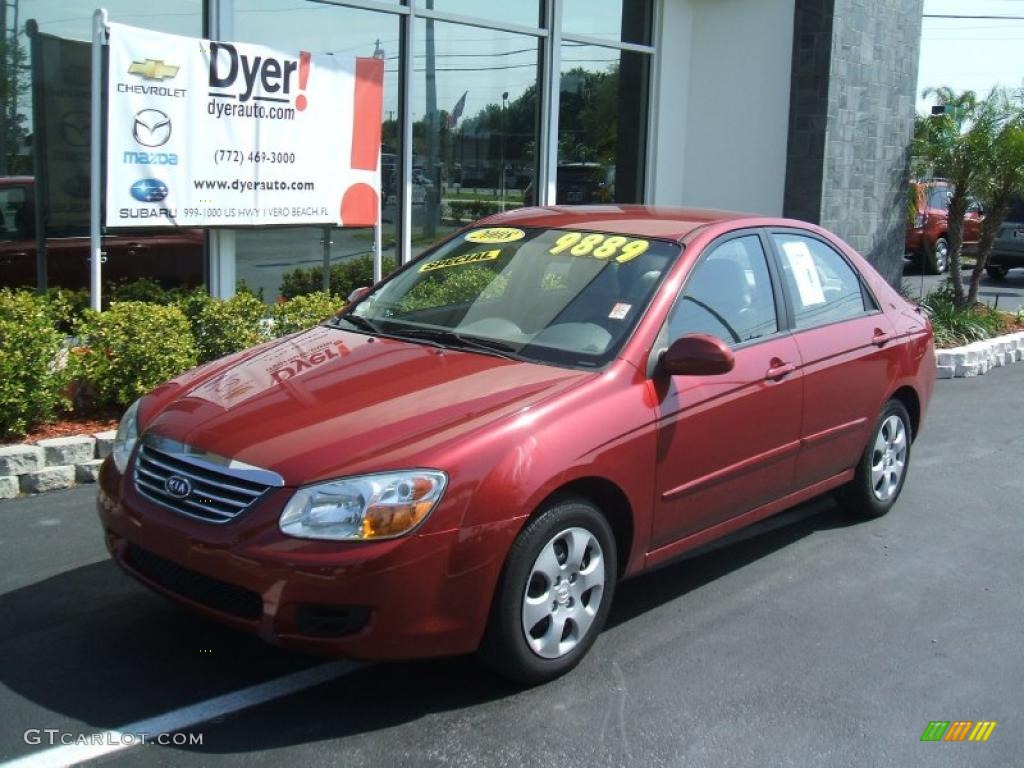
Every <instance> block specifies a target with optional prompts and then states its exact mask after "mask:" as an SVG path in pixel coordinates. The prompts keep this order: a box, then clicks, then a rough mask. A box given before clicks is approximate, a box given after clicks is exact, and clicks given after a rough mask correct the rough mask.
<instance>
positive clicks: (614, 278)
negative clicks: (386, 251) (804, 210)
mask: <svg viewBox="0 0 1024 768" xmlns="http://www.w3.org/2000/svg"><path fill="white" fill-rule="evenodd" d="M934 379H935V361H934V350H933V345H932V333H931V328H930V326H929V323H928V320H927V319H926V318H925V317H923V316H922V315H921V314H920V313H919V312H918V311H917V309H916V308H915V307H914V306H912V305H911V304H909V303H907V302H906V301H905V300H904V299H902V298H901V297H900V296H899V294H897V293H896V292H895V291H894V290H893V289H892V288H891V287H890V286H889V285H888V284H887V283H886V282H885V281H884V280H883V279H882V278H881V277H879V275H878V274H877V273H876V272H875V271H874V270H873V269H872V268H871V267H870V266H869V265H868V264H867V263H866V262H865V261H864V259H862V258H861V257H860V256H859V255H857V254H856V253H855V252H854V251H853V250H851V249H850V248H849V247H848V246H847V245H845V244H844V243H842V242H841V241H840V240H838V239H837V238H836V237H835V236H833V235H831V234H829V233H828V232H826V231H824V230H822V229H820V228H818V227H815V226H812V225H810V224H804V223H801V222H797V221H788V220H782V219H770V218H762V217H753V216H744V215H737V214H725V213H717V212H708V211H694V210H682V211H680V210H672V209H659V208H645V207H638V206H622V207H618V206H595V207H584V208H557V207H555V208H543V209H538V208H534V209H520V210H517V211H513V212H509V213H505V214H501V215H499V216H495V217H492V218H489V219H487V220H485V221H483V222H481V223H478V224H475V225H473V226H471V227H469V228H467V229H464V230H462V231H460V232H458V233H456V234H455V235H453V236H452V237H451V238H449V239H448V240H447V241H445V242H443V243H441V244H440V245H438V246H436V247H435V248H433V249H431V250H430V251H428V252H426V253H425V254H423V255H422V256H420V257H419V258H418V259H416V260H415V261H413V262H412V263H410V264H407V265H406V266H405V267H403V268H402V269H401V270H399V271H397V272H396V273H395V274H393V275H391V276H389V277H388V278H387V279H386V280H384V281H383V282H382V283H380V284H378V285H377V286H376V287H375V288H374V289H373V290H372V291H370V292H369V293H367V294H366V295H364V296H362V297H360V298H358V299H357V300H356V301H355V302H354V304H352V305H350V306H349V308H348V309H346V310H345V311H344V312H343V313H342V314H340V315H339V316H337V317H336V318H334V319H332V320H331V321H329V322H327V323H326V324H324V325H322V326H319V327H317V328H315V329H313V330H311V331H308V332H305V333H301V334H297V335H294V336H291V337H288V338H285V339H283V340H279V341H276V342H272V343H269V344H266V345H263V346H261V347H257V348H254V349H251V350H248V351H245V352H241V353H239V354H236V355H234V356H232V357H229V358H225V359H223V360H220V361H217V362H214V363H210V364H208V365H206V366H204V367H201V368H198V369H196V370H194V371H191V372H189V373H186V374H183V375H182V376H180V377H178V378H177V379H175V380H173V381H170V382H168V383H166V384H164V385H163V386H161V387H159V388H158V389H156V390H155V391H154V392H152V393H151V394H149V395H148V396H146V397H144V398H142V399H141V400H140V401H138V402H137V403H136V404H135V405H133V406H132V407H131V408H130V409H129V411H128V412H127V413H126V415H125V417H124V419H123V421H122V424H121V427H120V429H119V432H118V439H117V442H116V445H115V450H114V454H113V456H112V458H111V459H110V460H108V461H107V462H106V464H105V465H104V467H103V470H102V474H101V484H100V491H99V498H98V507H99V515H100V519H101V521H102V524H103V528H104V530H105V532H106V539H107V543H108V546H109V548H110V551H111V552H112V554H113V556H114V558H116V560H117V562H119V563H120V564H121V565H122V566H123V567H124V568H125V569H127V570H128V571H129V572H130V573H131V574H133V575H134V576H136V577H137V578H138V579H139V580H141V581H142V582H143V583H145V584H147V585H148V586H150V587H152V588H153V589H155V590H157V591H159V592H162V593H163V594H165V595H167V596H169V597H172V598H174V599H175V600H178V601H179V602H182V603H184V604H185V605H187V606H189V607H191V608H193V609H195V610H196V611H199V612H201V613H204V614H206V615H207V616H210V617H211V618H215V619H217V620H219V621H222V622H225V623H227V624H230V625H232V626H235V627H238V628H240V629H244V630H247V631H250V632H255V633H258V634H259V635H260V636H261V637H263V638H265V639H266V640H269V641H271V642H275V643H280V644H282V645H288V646H293V647H296V648H301V649H304V650H306V651H312V652H316V653H323V654H337V655H345V656H352V657H357V658H370V659H396V658H408V657H422V656H432V655H440V654H458V653H466V652H471V651H476V650H479V651H480V652H481V654H482V656H483V658H484V659H485V660H486V661H487V662H488V663H490V664H491V665H492V666H493V667H495V668H496V669H498V670H500V671H501V672H502V673H504V674H506V675H508V676H510V677H512V678H514V679H516V680H520V681H524V682H528V683H533V682H539V681H543V680H547V679H550V678H552V677H554V676H556V675H559V674H561V673H563V672H565V671H566V670H568V669H570V668H571V667H573V666H574V665H575V664H576V663H577V662H578V661H579V659H580V658H581V656H582V655H583V654H584V653H586V651H587V649H588V648H589V647H590V645H591V644H592V643H593V641H594V638H595V636H596V635H597V634H598V632H599V631H600V629H601V626H602V625H603V623H604V621H605V618H606V616H607V614H608V609H609V606H610V604H611V601H612V598H613V596H614V593H615V585H616V583H617V582H618V581H619V580H620V579H623V578H627V577H629V576H632V575H634V574H637V573H639V572H641V571H644V570H645V569H648V568H651V567H654V566H657V565H659V564H662V563H665V562H666V561H668V560H671V559H673V558H676V557H678V556H680V555H682V554H683V553H685V552H687V551H688V550H691V549H693V548H694V547H696V546H698V545H701V544H704V543H706V542H708V541H711V540H713V539H716V538H719V537H721V536H723V535H725V534H727V533H729V532H731V531H735V530H736V529H738V528H741V527H743V526H746V525H749V524H750V523H753V522H754V521H757V520H760V519H762V518H765V517H767V516H769V515H772V514H774V513H776V512H779V511H781V510H783V509H786V508H787V507H790V506H792V505H794V504H797V503H799V502H801V501H804V500H806V499H809V498H811V497H814V496H817V495H819V494H822V493H825V492H827V491H837V492H838V494H839V497H840V499H841V500H842V502H843V503H844V504H845V505H846V506H847V507H848V508H849V509H850V510H851V511H852V512H854V513H856V514H859V515H863V516H868V517H873V516H877V515H882V514H884V513H885V512H887V511H888V510H889V508H890V507H891V506H892V504H893V503H894V502H895V500H896V498H897V497H898V496H899V493H900V490H901V488H902V487H903V482H904V480H905V478H906V473H907V469H908V462H909V459H910V451H911V441H912V440H913V438H914V437H915V436H916V435H917V433H918V431H919V430H920V428H921V422H922V420H923V418H924V415H925V411H926V409H927V406H928V402H929V398H930V396H931V393H932V387H933V382H934Z"/></svg>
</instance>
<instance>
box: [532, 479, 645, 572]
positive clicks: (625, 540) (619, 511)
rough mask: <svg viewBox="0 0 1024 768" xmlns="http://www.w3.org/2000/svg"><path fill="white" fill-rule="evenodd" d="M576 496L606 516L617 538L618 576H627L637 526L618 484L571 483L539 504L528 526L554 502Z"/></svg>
mask: <svg viewBox="0 0 1024 768" xmlns="http://www.w3.org/2000/svg"><path fill="white" fill-rule="evenodd" d="M566 496H577V497H580V498H583V499H586V500H587V501H589V502H590V503H591V504H593V505H594V506H595V507H596V508H597V509H598V511H600V512H601V514H602V515H604V517H605V519H606V520H607V521H608V524H609V525H610V526H611V528H612V533H613V534H614V535H615V555H616V560H617V561H618V567H617V569H616V570H617V571H618V574H617V575H618V576H619V578H621V577H622V576H623V574H625V572H626V569H627V566H628V565H629V558H630V555H631V553H632V549H633V542H634V540H635V535H636V526H635V521H634V516H633V506H632V504H630V502H629V497H628V496H626V493H625V491H623V490H622V488H620V487H619V486H618V485H617V484H616V483H614V482H613V481H611V480H609V479H608V478H606V477H600V476H596V475H595V476H587V477H578V478H576V479H574V480H570V481H568V482H566V483H564V484H562V485H560V486H559V487H558V488H556V489H555V490H553V491H552V492H551V493H549V494H548V495H547V496H545V497H544V499H543V500H542V501H541V502H540V503H539V504H537V505H536V506H535V507H534V509H533V511H532V512H531V513H530V516H529V518H528V519H527V520H526V521H524V523H523V525H524V527H525V525H526V524H527V523H528V522H529V521H530V520H533V519H534V518H535V517H537V515H539V514H540V513H541V512H542V511H543V510H544V509H545V508H546V507H547V506H548V505H549V504H550V503H551V502H552V501H554V500H555V499H558V498H561V497H566Z"/></svg>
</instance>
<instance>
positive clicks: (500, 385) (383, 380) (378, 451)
mask: <svg viewBox="0 0 1024 768" xmlns="http://www.w3.org/2000/svg"><path fill="white" fill-rule="evenodd" d="M592 375H593V374H590V373H587V372H582V371H574V370H567V369H564V368H557V367H554V366H547V365H537V364H532V363H523V362H518V361H514V360H507V359H504V358H500V357H496V356H492V355H484V354H476V353H471V352H462V351H458V350H451V349H439V348H437V347H434V346H431V345H425V344H417V343H412V342H405V341H399V340H395V339H382V338H375V337H372V336H365V335H362V334H357V333H349V332H345V331H341V330H339V329H336V328H331V327H327V326H320V327H318V328H315V329H313V330H310V331H307V332H305V333H303V334H299V335H297V336H293V337H289V338H287V339H284V340H282V341H281V342H279V343H277V344H272V345H267V346H265V347H263V348H261V349H259V350H257V351H255V352H254V353H252V354H250V355H248V356H246V355H242V356H240V357H239V358H238V359H237V360H236V361H235V362H233V363H231V364H228V365H223V364H222V365H216V364H214V365H211V366H210V367H209V368H204V369H200V370H199V371H196V372H194V373H192V374H186V375H185V376H183V377H181V378H179V379H178V380H176V382H171V383H170V384H169V385H165V386H164V387H161V388H160V389H159V390H157V391H156V392H154V400H155V402H153V403H151V404H150V405H149V407H146V408H144V412H143V418H142V422H143V425H144V431H146V432H153V433H155V434H158V435H162V436H164V437H168V438H171V439H172V440H177V441H179V442H182V443H185V444H187V445H190V446H193V447H195V448H199V449H202V450H203V451H206V452H209V453H215V454H218V455H220V456H224V457H229V458H233V459H237V460H240V461H243V462H246V463H248V464H252V465H254V466H257V467H263V468H265V469H271V470H274V471H276V472H278V473H279V474H280V475H282V476H283V477H284V479H285V483H286V484H288V485H301V484H304V483H310V482H315V481H317V480H322V479H328V478H332V477H338V476H340V475H343V474H353V473H358V472H366V471H374V470H380V469H397V468H399V467H402V466H435V465H436V464H434V463H432V462H431V461H430V459H431V458H434V457H436V456H437V454H438V451H439V450H440V449H441V448H442V447H443V446H444V445H446V444H449V443H450V441H455V440H460V439H466V438H467V437H468V436H469V435H470V434H471V433H473V432H475V431H478V430H481V429H485V428H486V427H487V426H489V425H490V424H493V422H494V421H495V420H497V419H500V418H502V417H504V416H507V415H509V414H513V413H516V412H518V411H520V410H521V409H522V408H524V407H526V406H529V405H532V404H534V403H536V402H538V401H539V400H541V399H545V398H547V397H549V396H551V395H553V394H556V393H558V392H561V391H564V390H565V389H567V388H569V387H571V386H573V384H574V383H577V382H578V381H579V380H580V379H582V378H584V377H588V376H592Z"/></svg>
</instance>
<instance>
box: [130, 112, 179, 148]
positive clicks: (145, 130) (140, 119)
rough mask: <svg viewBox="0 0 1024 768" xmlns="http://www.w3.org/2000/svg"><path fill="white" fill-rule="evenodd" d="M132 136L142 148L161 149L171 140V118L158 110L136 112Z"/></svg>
mask: <svg viewBox="0 0 1024 768" xmlns="http://www.w3.org/2000/svg"><path fill="white" fill-rule="evenodd" d="M132 136H133V137H134V138H135V140H136V141H137V142H139V144H141V145H142V146H144V147H161V146H163V145H164V144H166V143H167V140H168V139H169V138H171V118H169V117H168V116H167V114H166V113H165V112H161V111H160V110H159V109H143V110H142V111H140V112H136V113H135V124H134V125H133V126H132Z"/></svg>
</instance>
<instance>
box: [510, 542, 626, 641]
mask: <svg viewBox="0 0 1024 768" xmlns="http://www.w3.org/2000/svg"><path fill="white" fill-rule="evenodd" d="M605 578H606V575H605V559H604V553H603V552H602V550H601V544H600V543H599V542H598V540H597V537H596V536H595V535H594V534H593V533H591V532H590V531H588V530H587V529H585V528H567V529H566V530H564V531H561V532H560V533H558V534H556V535H555V536H553V537H552V538H551V540H550V541H548V542H547V544H545V545H544V546H543V547H542V548H541V550H540V554H538V555H537V559H536V560H535V561H534V563H533V567H532V568H531V569H530V575H529V578H528V579H527V581H526V590H525V592H524V593H523V606H522V624H523V633H524V634H525V637H526V643H527V645H528V646H529V647H530V649H531V650H532V651H533V652H534V653H535V654H537V655H538V656H540V657H542V658H545V659H557V658H560V657H562V656H564V655H566V654H567V653H569V652H570V651H572V650H573V648H575V647H576V646H577V645H578V644H579V643H580V641H581V640H583V638H584V637H585V636H586V634H587V632H588V631H589V629H590V627H591V625H592V624H593V623H594V618H595V617H596V616H597V612H598V609H599V608H600V606H601V599H602V596H603V594H604V586H605Z"/></svg>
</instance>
